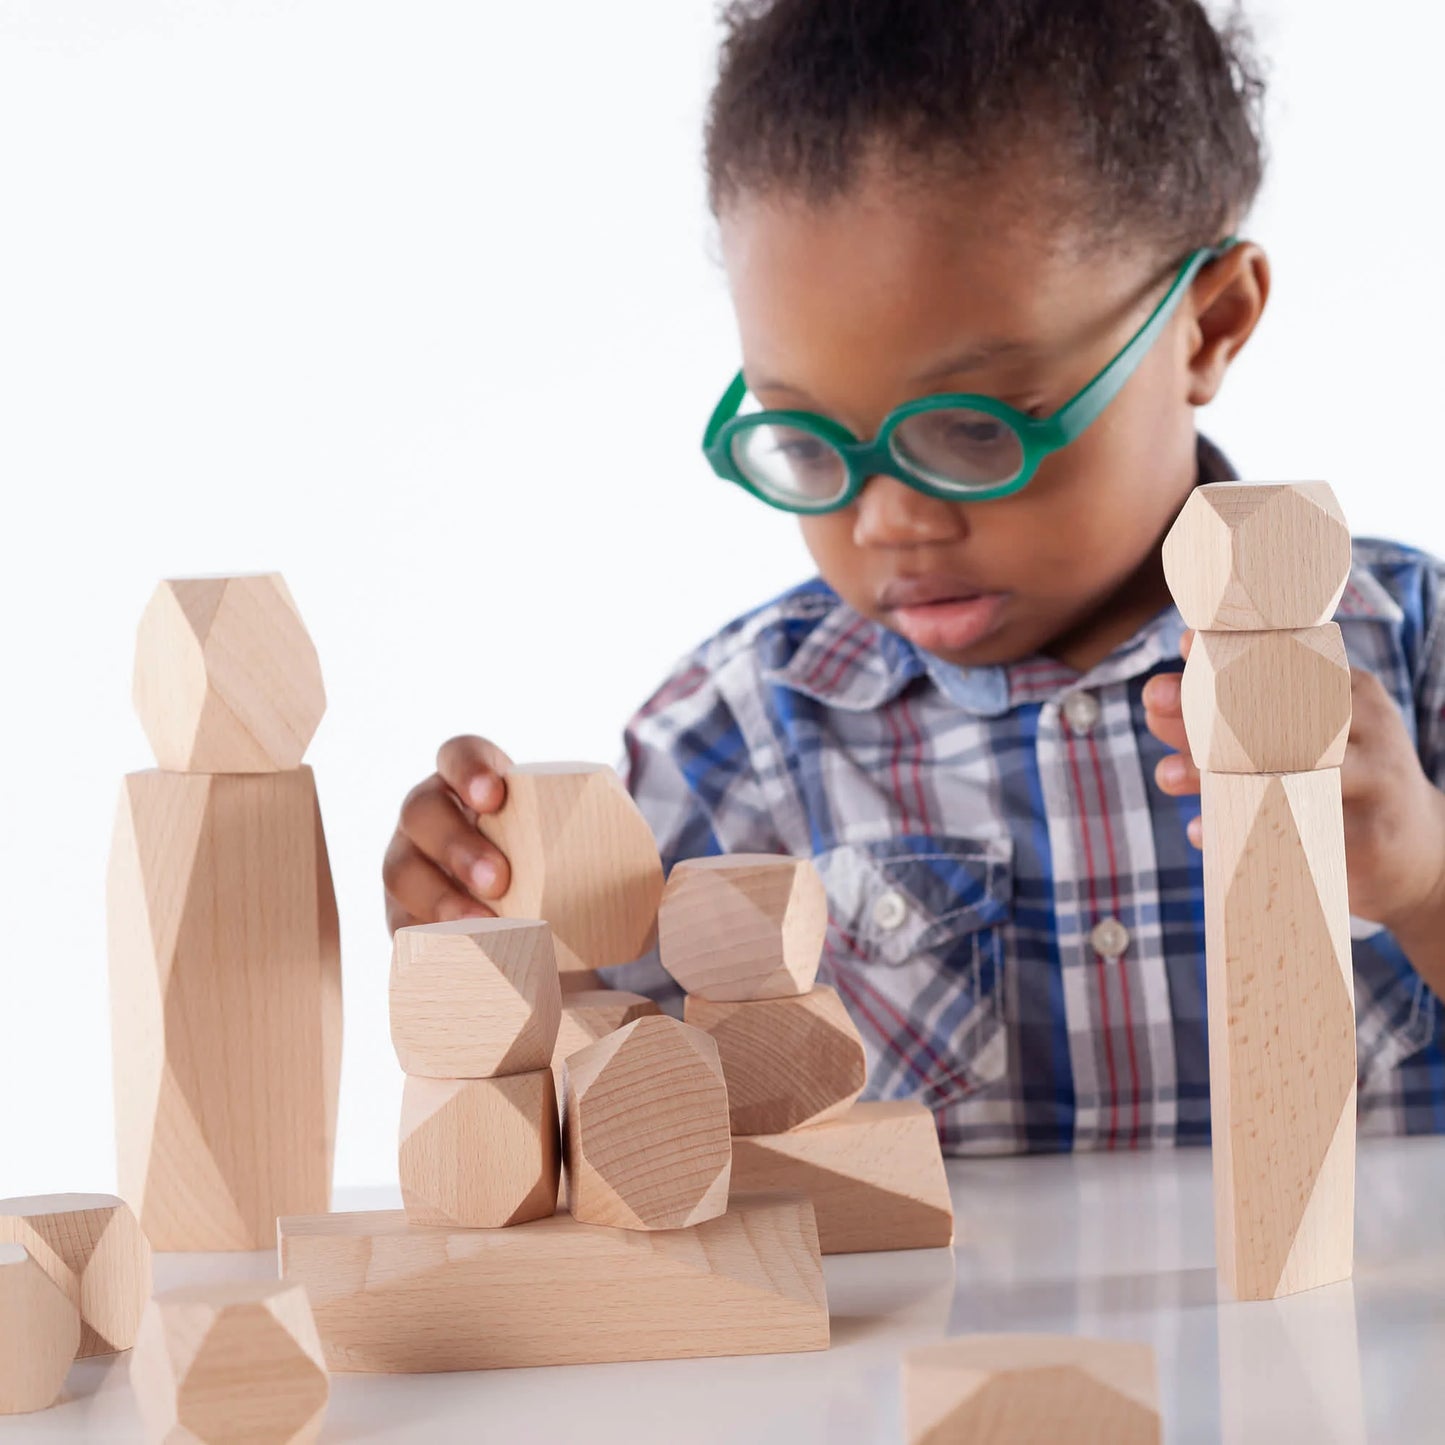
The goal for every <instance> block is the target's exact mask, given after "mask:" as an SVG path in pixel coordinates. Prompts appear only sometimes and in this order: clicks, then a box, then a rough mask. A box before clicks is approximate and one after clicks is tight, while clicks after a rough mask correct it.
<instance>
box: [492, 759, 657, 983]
mask: <svg viewBox="0 0 1445 1445" xmlns="http://www.w3.org/2000/svg"><path fill="white" fill-rule="evenodd" d="M506 781H507V800H506V802H505V803H504V804H503V806H502V808H501V809H500V811H498V812H496V813H488V814H483V815H482V816H481V817H480V818H478V819H477V827H478V828H480V829H481V831H482V832H483V833H484V834H485V835H486V836H487V837H488V838H490V839H491V840H492V842H494V843H495V844H496V845H497V846H498V847H499V848H500V849H501V850H502V852H503V853H505V854H506V856H507V859H508V862H509V863H510V864H511V869H512V881H511V886H510V887H509V888H508V889H507V892H506V893H505V894H503V895H502V897H501V898H499V899H496V900H494V901H493V902H492V905H491V906H492V907H493V909H494V910H495V911H496V912H497V913H499V914H501V915H502V916H503V917H506V918H545V919H546V920H547V922H548V923H549V924H551V926H552V936H553V939H554V940H555V943H556V948H557V967H558V968H560V969H561V970H562V971H563V972H564V973H568V972H572V971H574V970H576V969H590V968H602V967H606V966H607V965H608V964H614V963H632V962H634V961H635V960H636V959H638V958H641V957H642V955H643V954H644V953H646V952H647V951H648V949H649V948H651V947H652V943H653V939H654V938H655V936H656V931H657V904H658V900H659V899H660V898H661V897H662V860H661V859H660V858H659V857H658V853H657V840H656V839H655V838H654V837H653V836H652V829H651V828H650V827H649V826H648V824H647V820H646V819H645V818H644V817H643V816H642V814H641V812H640V811H639V810H638V807H637V804H636V803H634V802H633V801H632V798H631V795H630V794H629V793H628V791H627V789H626V788H625V787H623V785H622V779H621V778H619V777H618V776H617V774H616V772H615V771H614V770H613V769H612V768H609V767H607V766H605V765H603V764H600V763H530V764H524V765H522V766H520V767H514V768H512V769H511V771H510V772H508V773H507V775H506Z"/></svg>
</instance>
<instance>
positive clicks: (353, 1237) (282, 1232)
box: [278, 1195, 828, 1433]
mask: <svg viewBox="0 0 1445 1445" xmlns="http://www.w3.org/2000/svg"><path fill="white" fill-rule="evenodd" d="M278 1233H279V1239H280V1254H281V1272H282V1274H283V1275H284V1276H285V1277H286V1278H287V1279H288V1280H294V1281H296V1282H297V1283H301V1284H304V1285H305V1286H306V1287H307V1290H308V1292H309V1293H310V1296H311V1301H312V1306H313V1308H314V1310H315V1314H316V1323H317V1327H318V1329H319V1330H320V1332H321V1341H322V1345H323V1347H324V1349H325V1351H326V1360H327V1363H328V1364H329V1366H330V1367H331V1369H333V1370H369V1371H378V1370H379V1371H433V1370H488V1369H499V1368H507V1367H510V1366H526V1365H567V1364H586V1363H592V1362H597V1361H604V1360H663V1359H682V1358H688V1357H693V1356H704V1355H755V1354H778V1353H784V1352H791V1351H796V1350H822V1349H826V1348H827V1347H828V1302H827V1295H826V1291H825V1288H824V1283H823V1270H822V1260H821V1258H820V1256H819V1253H818V1235H817V1229H816V1227H815V1225H814V1222H813V1209H812V1206H811V1205H810V1204H809V1203H808V1202H807V1201H806V1200H805V1199H803V1198H802V1197H801V1196H798V1195H764V1196H753V1197H748V1198H739V1199H735V1200H734V1201H733V1206H732V1208H731V1209H730V1210H729V1211H728V1212H727V1213H726V1214H724V1215H721V1216H720V1217H718V1218H716V1219H710V1220H708V1221H706V1222H705V1223H702V1224H699V1225H696V1226H695V1227H693V1228H691V1229H677V1230H667V1231H658V1232H652V1233H637V1232H634V1231H631V1230H624V1229H607V1228H603V1227H601V1226H598V1225H591V1224H581V1223H579V1222H578V1221H576V1220H575V1219H572V1218H570V1217H569V1216H567V1215H565V1214H557V1215H553V1216H552V1217H551V1218H549V1219H539V1220H536V1221H535V1222H533V1223H531V1224H521V1225H518V1226H517V1227H516V1228H515V1229H502V1230H448V1229H437V1228H430V1227H427V1226H424V1225H413V1224H408V1222H407V1220H406V1216H405V1215H404V1214H402V1213H401V1212H400V1211H399V1210H393V1211H386V1212H381V1213H368V1214H331V1215H320V1216H316V1217H312V1218H309V1219H283V1220H281V1221H280V1225H279V1231H278ZM684 1433H685V1431H684Z"/></svg>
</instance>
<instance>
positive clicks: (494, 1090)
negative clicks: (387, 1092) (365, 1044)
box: [400, 1069, 561, 1229]
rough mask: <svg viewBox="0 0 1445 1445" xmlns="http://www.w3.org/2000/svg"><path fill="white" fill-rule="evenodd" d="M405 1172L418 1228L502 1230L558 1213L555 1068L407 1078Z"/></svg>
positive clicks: (405, 1194)
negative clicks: (479, 1076)
mask: <svg viewBox="0 0 1445 1445" xmlns="http://www.w3.org/2000/svg"><path fill="white" fill-rule="evenodd" d="M400 1167H401V1196H402V1202H403V1204H405V1206H406V1214H407V1218H408V1219H411V1220H413V1221H414V1222H415V1223H417V1224H450V1225H456V1226H458V1227H461V1228H473V1229H499V1228H501V1227H502V1226H503V1225H508V1224H520V1223H521V1222H522V1221H523V1220H527V1219H539V1218H541V1216H542V1215H544V1214H551V1213H552V1212H553V1210H555V1209H556V1207H557V1182H558V1176H559V1173H560V1168H561V1164H560V1154H559V1147H558V1138H557V1093H556V1088H555V1086H554V1085H553V1082H552V1071H551V1070H550V1069H540V1070H537V1071H535V1072H533V1073H530V1074H508V1075H506V1076H505V1077H504V1078H499V1079H419V1078H412V1077H408V1079H407V1081H406V1088H405V1091H404V1092H403V1094H402V1104H401V1150H400Z"/></svg>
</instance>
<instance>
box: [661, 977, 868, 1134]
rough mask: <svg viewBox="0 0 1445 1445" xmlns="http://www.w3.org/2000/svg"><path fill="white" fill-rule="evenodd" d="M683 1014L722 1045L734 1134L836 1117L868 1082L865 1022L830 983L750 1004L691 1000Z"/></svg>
mask: <svg viewBox="0 0 1445 1445" xmlns="http://www.w3.org/2000/svg"><path fill="white" fill-rule="evenodd" d="M683 1016H684V1017H685V1018H686V1019H687V1021H688V1023H690V1024H692V1025H694V1026H695V1027H696V1028H699V1029H702V1030H703V1031H704V1032H705V1033H707V1034H708V1035H709V1036H710V1037H711V1038H712V1039H713V1040H714V1041H715V1042H716V1044H717V1051H718V1057H719V1058H720V1059H721V1060H722V1070H723V1077H724V1078H725V1079H726V1080H727V1086H728V1112H729V1116H730V1118H731V1122H732V1131H733V1133H734V1134H781V1133H783V1132H784V1131H786V1130H788V1129H799V1128H802V1127H803V1126H804V1125H807V1124H819V1123H821V1122H822V1121H823V1120H824V1119H832V1118H834V1117H836V1116H837V1115H839V1114H842V1113H843V1112H844V1111H845V1110H847V1109H848V1108H849V1107H850V1106H851V1105H852V1104H853V1102H854V1100H856V1099H857V1097H858V1095H859V1094H861V1093H862V1092H863V1085H864V1084H865V1083H866V1082H867V1078H868V1061H867V1058H866V1056H865V1054H864V1051H863V1040H862V1038H861V1037H860V1035H859V1033H858V1028H857V1025H855V1024H854V1022H853V1020H852V1019H851V1018H849V1017H848V1010H847V1009H846V1008H844V1007H843V1001H842V999H840V998H839V997H838V995H837V994H836V993H835V992H834V991H833V990H832V989H831V988H828V987H827V986H826V985H824V984H818V985H817V986H816V987H815V988H814V989H813V990H812V991H811V992H809V993H806V994H804V995H803V996H802V997H801V998H772V999H758V1000H756V1001H754V1002H750V1003H714V1002H713V1001H712V1000H711V999H705V998H696V997H693V996H689V997H688V999H687V1002H686V1004H685V1005H684V1015H683Z"/></svg>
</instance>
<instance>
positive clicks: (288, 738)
mask: <svg viewBox="0 0 1445 1445" xmlns="http://www.w3.org/2000/svg"><path fill="white" fill-rule="evenodd" d="M134 697H135V708H136V712H137V713H138V714H139V715H140V720H141V726H142V727H144V728H145V732H146V736H147V737H148V738H149V739H150V743H151V747H152V748H154V749H155V755H156V761H157V762H158V763H160V765H161V767H163V768H166V769H168V770H169V771H171V772H177V773H271V772H283V771H287V770H289V769H291V768H295V767H298V766H299V765H300V763H301V758H302V755H303V754H304V753H305V751H306V745H307V744H308V743H309V742H310V741H311V737H312V734H314V733H315V731H316V727H317V724H318V723H319V722H320V721H321V715H322V714H323V713H324V712H325V711H326V692H325V689H324V688H323V687H322V683H321V664H320V662H319V661H318V660H317V657H316V649H315V647H314V646H313V645H312V642H311V638H310V636H309V635H308V634H307V631H306V626H305V624H304V623H303V622H302V621H301V614H300V613H299V612H298V611H297V610H296V604H295V602H293V601H292V599H291V594H290V592H289V591H287V589H286V584H285V582H284V581H282V579H281V577H280V576H279V574H277V573H274V572H272V573H269V574H266V575H261V576H254V577H194V578H185V579H178V580H174V581H170V582H162V583H161V584H160V586H159V587H158V588H157V589H156V591H155V594H154V595H153V596H152V598H151V600H150V605H149V606H148V607H147V608H146V610H145V613H144V615H143V616H142V618H141V623H140V629H139V632H138V634H137V638H136V654H135V686H134Z"/></svg>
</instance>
